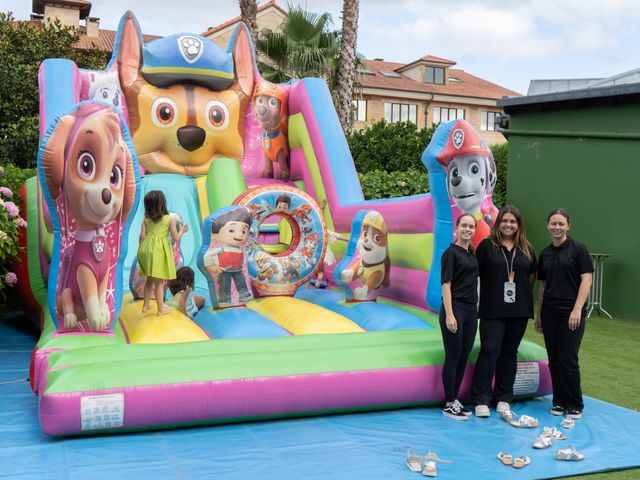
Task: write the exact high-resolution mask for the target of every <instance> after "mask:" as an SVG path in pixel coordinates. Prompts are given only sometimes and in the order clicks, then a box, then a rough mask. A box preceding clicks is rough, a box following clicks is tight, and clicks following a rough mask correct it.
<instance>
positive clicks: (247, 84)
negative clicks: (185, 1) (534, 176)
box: [20, 12, 551, 435]
mask: <svg viewBox="0 0 640 480" xmlns="http://www.w3.org/2000/svg"><path fill="white" fill-rule="evenodd" d="M39 82H40V131H41V147H40V151H39V153H38V166H39V168H38V176H37V178H32V179H30V180H29V181H27V182H26V184H25V186H24V187H23V191H22V195H23V197H24V199H25V200H24V202H25V203H24V205H23V206H24V209H25V210H24V211H25V212H27V216H28V228H27V229H26V230H25V231H23V236H22V239H23V246H24V247H25V253H24V256H23V262H22V268H23V272H22V275H20V277H21V278H24V279H28V281H26V282H23V283H22V284H21V285H20V288H21V296H22V299H23V301H24V302H23V303H24V305H25V310H26V311H27V312H28V313H29V314H30V315H31V316H32V317H33V318H34V319H35V320H36V321H37V323H38V325H39V326H40V328H41V330H42V334H41V338H40V340H39V342H38V344H37V346H36V348H35V350H34V352H33V355H32V364H31V382H32V389H33V391H34V393H35V394H36V395H37V396H38V406H39V415H40V421H41V425H42V428H43V430H44V432H45V433H47V434H50V435H69V434H79V433H96V432H98V433H107V432H118V431H134V430H140V429H147V428H165V427H177V426H186V425H197V424H215V423H223V422H237V421H248V420H258V419H268V418H282V417H293V416H302V415H318V414H326V413H334V412H347V411H363V410H372V409H388V408H396V407H401V406H411V405H414V406H415V405H430V404H436V403H439V402H441V401H442V399H443V390H442V385H441V365H442V362H443V359H444V351H443V347H442V339H441V335H440V331H439V328H438V318H437V312H438V311H439V309H440V303H441V291H440V256H441V255H442V252H443V251H444V250H445V249H446V248H447V246H448V245H449V244H450V243H451V242H452V241H453V224H454V221H455V219H456V218H457V216H458V215H460V214H461V213H471V214H473V215H474V216H476V218H477V219H478V221H479V224H483V225H485V227H486V228H484V232H485V234H486V232H487V229H488V227H489V226H490V225H491V223H492V220H493V219H494V218H495V207H494V206H493V203H492V200H491V193H492V191H493V186H494V185H495V179H496V177H495V175H496V170H495V164H494V162H493V158H492V157H491V152H490V150H489V149H488V148H487V147H486V145H484V143H483V142H482V141H481V139H480V137H479V136H478V134H477V133H476V132H475V131H474V130H473V128H472V127H471V126H470V125H469V124H467V123H466V122H464V121H463V120H459V121H452V122H447V123H444V124H441V125H440V126H439V127H438V129H437V131H436V133H435V135H434V137H433V140H432V142H431V143H430V145H429V146H428V148H427V149H426V150H425V153H424V155H423V158H422V160H423V163H424V164H425V167H426V168H427V169H428V170H429V175H430V182H429V183H430V186H431V193H429V194H426V195H417V196H413V197H406V198H395V199H390V200H379V201H378V200H375V201H365V200H364V199H363V195H362V190H361V187H360V184H359V182H358V177H357V175H356V171H355V168H354V164H353V161H352V159H351V156H350V153H349V149H348V146H347V142H346V139H345V137H344V134H343V132H342V130H341V127H340V124H339V122H338V119H337V116H336V113H335V110H334V107H333V104H332V101H331V96H330V94H329V92H328V90H327V86H326V84H325V82H324V81H323V80H321V79H314V78H305V79H301V80H294V81H291V82H289V83H287V84H285V85H273V84H270V83H269V82H266V81H265V80H264V79H262V78H261V76H260V74H259V72H258V71H257V67H256V61H255V57H254V51H253V46H252V43H251V40H250V37H249V36H248V33H247V30H246V27H244V25H242V24H241V25H240V26H239V27H238V28H237V29H236V31H235V33H234V34H233V36H232V38H231V40H230V43H229V47H228V49H227V50H226V51H225V50H222V49H220V48H219V47H217V46H216V45H215V44H214V43H212V42H211V41H209V40H208V39H206V38H203V37H201V36H199V35H196V34H189V33H179V34H176V35H171V36H168V37H165V38H161V39H158V40H155V41H153V42H150V43H148V44H145V43H144V41H143V39H142V35H141V30H140V27H139V25H138V22H137V20H136V18H135V17H134V16H133V14H132V13H130V12H128V13H126V14H125V15H124V17H123V18H122V20H121V22H120V25H119V28H118V32H117V39H116V43H115V47H114V52H113V58H112V59H111V61H110V63H109V64H108V66H107V67H106V69H105V71H100V72H98V71H85V70H81V69H78V68H77V66H76V65H75V64H74V63H73V62H72V61H69V60H62V59H51V60H46V61H45V62H43V64H42V66H41V69H40V76H39ZM461 172H467V173H465V174H461ZM152 190H160V191H162V192H163V193H164V196H165V198H166V204H167V210H168V212H169V213H170V214H171V215H172V217H173V218H174V223H175V225H176V226H177V228H178V229H180V228H185V230H186V225H188V226H189V228H188V231H186V233H185V234H184V235H183V236H182V238H181V240H180V241H179V242H176V243H175V244H172V245H171V248H172V249H173V258H174V260H175V263H176V264H177V266H182V265H184V266H189V267H191V268H192V269H193V271H194V272H195V283H194V285H193V290H194V291H195V292H197V293H198V294H200V295H203V296H204V297H205V298H206V304H205V306H204V307H203V308H201V309H200V310H199V311H197V313H195V314H194V312H193V310H192V311H190V312H187V311H185V309H184V308H172V309H171V311H170V312H169V313H168V314H165V315H160V314H159V313H160V312H158V311H157V310H156V309H155V307H152V308H151V309H150V310H148V311H146V312H144V313H143V312H142V300H141V297H142V295H143V292H144V282H145V279H144V277H143V276H142V275H140V270H139V266H138V264H137V254H136V252H137V249H138V243H139V232H140V231H141V225H142V221H143V217H144V206H143V204H142V198H144V196H145V194H146V193H148V192H150V191H152ZM182 226H184V227H182ZM336 238H340V239H342V240H346V241H339V240H338V241H334V240H335V239H336ZM329 258H331V259H332V260H331V261H329V260H328V259H329ZM319 273H322V278H323V280H322V282H321V281H320V279H319V278H317V277H318V274H319ZM314 280H315V281H314ZM321 286H322V287H326V288H316V287H321ZM156 294H161V293H158V292H156ZM167 295H169V293H168V292H167ZM183 303H184V302H183ZM151 305H152V306H153V305H154V302H152V303H151ZM476 355H477V348H476V350H474V353H473V354H472V356H471V359H470V360H471V362H470V364H469V366H468V370H467V380H466V382H465V383H464V384H463V388H462V395H463V396H466V395H468V394H469V385H468V383H469V379H470V374H471V373H472V371H473V368H474V365H473V362H474V361H475V357H476ZM518 355H519V357H518V358H519V362H518V376H517V380H516V387H515V393H516V396H518V397H527V396H536V395H544V394H547V393H549V392H550V390H551V384H550V377H549V371H548V365H547V361H546V355H545V353H544V351H543V349H541V348H539V347H536V346H534V345H532V344H528V343H526V342H523V344H522V345H521V348H520V350H519V353H518Z"/></svg>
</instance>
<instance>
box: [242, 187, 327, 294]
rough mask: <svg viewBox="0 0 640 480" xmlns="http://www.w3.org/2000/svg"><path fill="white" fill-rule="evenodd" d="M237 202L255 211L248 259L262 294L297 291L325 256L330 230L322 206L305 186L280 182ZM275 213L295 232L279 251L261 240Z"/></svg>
mask: <svg viewBox="0 0 640 480" xmlns="http://www.w3.org/2000/svg"><path fill="white" fill-rule="evenodd" d="M234 203H235V204H239V205H246V206H247V208H249V210H250V211H251V212H252V215H253V223H252V224H251V233H250V241H249V243H248V250H249V252H248V259H247V260H248V264H249V275H250V276H251V283H252V285H253V287H254V288H255V289H256V291H257V292H258V294H259V295H260V296H270V295H293V294H294V293H295V291H296V289H297V288H298V287H299V286H300V285H302V284H303V283H305V282H307V281H308V280H309V279H310V278H311V277H312V276H313V275H314V274H315V272H316V270H317V269H318V268H319V266H320V265H321V263H322V261H323V259H324V255H325V251H326V248H327V233H326V232H327V230H326V227H325V223H324V218H323V216H322V214H321V213H320V207H319V206H318V204H317V203H316V201H315V200H314V199H313V198H312V197H310V196H309V195H308V194H306V193H305V192H303V191H302V190H299V189H297V188H294V187H287V186H280V185H279V186H272V185H267V186H263V187H259V188H255V189H252V190H248V191H247V192H246V193H244V194H243V195H241V196H240V197H238V198H237V199H236V200H235V202H234ZM274 216H275V217H280V218H282V219H284V221H286V222H287V224H288V226H289V228H290V229H291V233H292V235H291V237H292V240H291V243H290V244H289V245H288V247H287V248H286V249H285V250H284V251H282V252H280V253H278V254H275V255H274V254H270V253H268V252H266V251H265V250H264V249H263V248H262V247H261V246H260V244H259V243H258V241H257V239H258V234H259V228H260V224H261V223H262V222H264V221H270V217H274ZM268 219H269V220H268Z"/></svg>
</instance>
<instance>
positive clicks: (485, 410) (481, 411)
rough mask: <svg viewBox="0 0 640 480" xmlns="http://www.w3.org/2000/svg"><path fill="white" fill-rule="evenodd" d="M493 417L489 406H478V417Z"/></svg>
mask: <svg viewBox="0 0 640 480" xmlns="http://www.w3.org/2000/svg"><path fill="white" fill-rule="evenodd" d="M490 416H491V412H490V411H489V407H488V406H487V405H476V417H479V418H488V417H490Z"/></svg>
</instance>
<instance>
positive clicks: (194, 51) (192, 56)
mask: <svg viewBox="0 0 640 480" xmlns="http://www.w3.org/2000/svg"><path fill="white" fill-rule="evenodd" d="M178 49H179V50H180V54H181V55H182V58H184V59H185V60H186V61H187V62H188V63H195V62H197V61H198V59H199V58H200V56H201V55H202V51H203V50H204V45H203V43H202V40H200V39H199V38H198V37H193V36H191V35H184V36H182V37H179V38H178Z"/></svg>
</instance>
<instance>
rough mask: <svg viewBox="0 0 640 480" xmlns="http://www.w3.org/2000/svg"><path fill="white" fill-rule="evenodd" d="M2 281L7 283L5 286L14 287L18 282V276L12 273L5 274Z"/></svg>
mask: <svg viewBox="0 0 640 480" xmlns="http://www.w3.org/2000/svg"><path fill="white" fill-rule="evenodd" d="M4 281H5V282H7V285H15V284H16V283H17V282H18V276H17V275H16V274H15V273H13V272H7V274H6V275H5V276H4Z"/></svg>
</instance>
